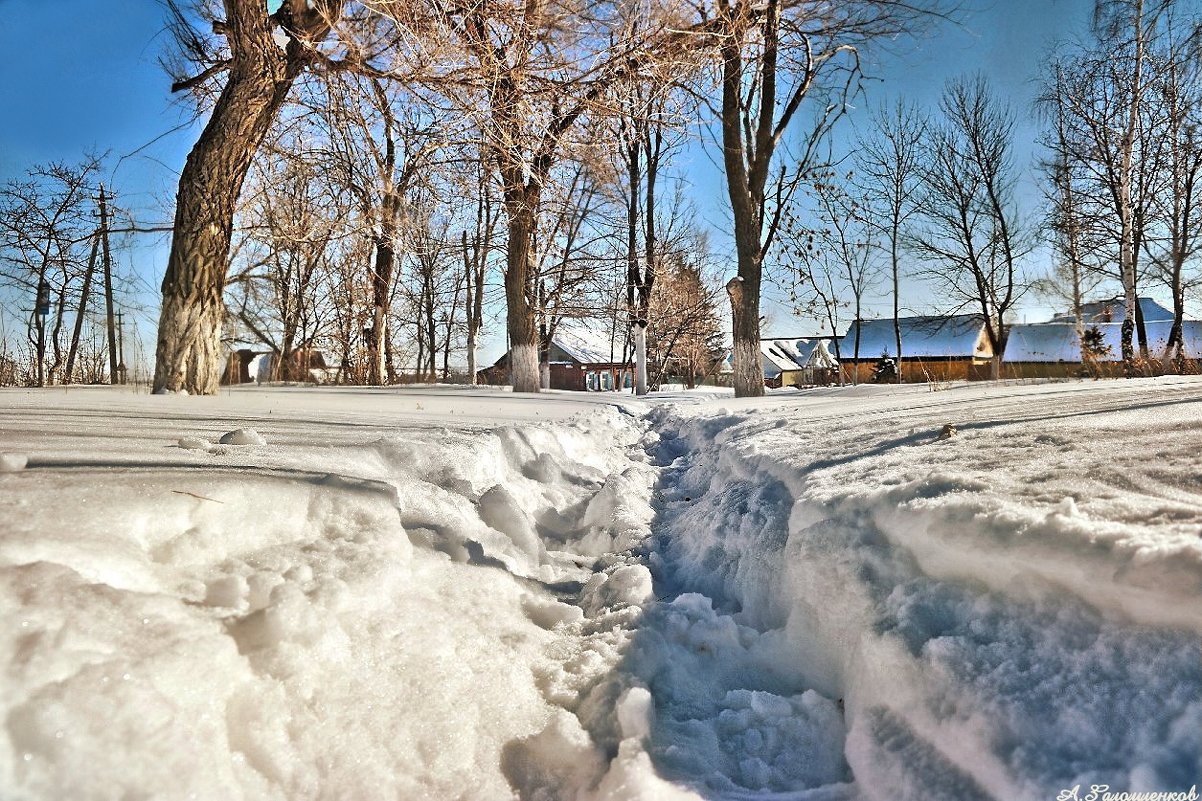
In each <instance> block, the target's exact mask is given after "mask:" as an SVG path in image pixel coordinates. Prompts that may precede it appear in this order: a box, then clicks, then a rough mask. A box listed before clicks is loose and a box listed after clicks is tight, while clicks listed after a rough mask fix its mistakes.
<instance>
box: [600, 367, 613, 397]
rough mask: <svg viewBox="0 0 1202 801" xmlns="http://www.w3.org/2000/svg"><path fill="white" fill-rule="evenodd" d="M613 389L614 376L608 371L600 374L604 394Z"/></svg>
mask: <svg viewBox="0 0 1202 801" xmlns="http://www.w3.org/2000/svg"><path fill="white" fill-rule="evenodd" d="M613 388H614V374H613V373H611V372H610V371H609V370H606V371H605V372H604V373H602V374H601V389H602V390H603V391H605V392H609V391H610V390H611V389H613Z"/></svg>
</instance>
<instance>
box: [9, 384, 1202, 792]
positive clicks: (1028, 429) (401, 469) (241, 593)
mask: <svg viewBox="0 0 1202 801" xmlns="http://www.w3.org/2000/svg"><path fill="white" fill-rule="evenodd" d="M949 425H950V426H951V428H952V429H953V430H954V431H955V434H954V435H951V436H946V437H941V436H940V434H941V432H943V431H944V430H945V428H946V427H947V426H949ZM1199 428H1202V379H1197V378H1161V379H1154V380H1153V379H1140V380H1134V381H1115V382H1079V383H1045V384H1026V385H1003V384H974V385H967V384H957V385H953V387H952V388H951V389H949V390H947V391H941V392H930V391H928V390H927V388H926V387H925V386H902V387H877V386H864V387H858V388H828V389H819V390H810V391H807V392H803V393H798V392H796V391H793V392H790V393H779V394H770V395H769V396H767V397H765V398H760V399H735V398H733V397H731V396H730V394H729V393H723V392H720V391H704V392H679V393H664V394H662V395H658V396H654V395H653V396H651V398H650V399H648V400H635V399H633V398H630V397H628V396H618V395H614V394H607V395H606V396H605V397H598V396H597V395H596V394H593V393H547V394H542V395H538V396H522V395H515V394H513V393H508V392H501V391H498V390H495V389H490V388H480V389H467V388H450V387H418V388H406V389H403V390H373V389H362V388H360V389H348V388H340V389H339V388H323V389H318V390H314V389H308V390H305V389H298V388H236V389H234V390H232V391H230V392H226V393H223V394H222V395H220V396H216V397H208V398H206V397H186V396H178V395H171V396H148V395H139V394H135V393H131V392H123V391H120V390H109V389H78V390H70V391H63V390H61V389H60V390H44V391H36V392H35V391H4V392H0V441H2V442H3V448H4V457H5V460H6V461H5V462H4V463H5V464H6V465H7V464H9V462H8V461H7V460H8V458H9V457H12V456H17V457H21V461H23V462H26V464H24V465H23V468H24V469H20V468H17V469H10V471H8V472H0V616H2V619H4V620H5V621H9V625H8V626H5V627H3V628H0V666H2V668H3V673H2V674H0V675H2V678H0V682H3V685H2V687H3V691H2V692H0V715H3V717H4V720H5V722H6V725H5V726H4V727H3V728H0V788H4V790H3V791H2V792H0V795H2V796H3V797H4V798H5V799H6V801H7V799H10V798H11V799H39V800H40V799H57V798H72V799H102V798H103V799H108V798H121V797H153V798H165V799H174V798H189V797H194V798H200V799H209V798H223V799H225V798H229V799H252V798H253V799H296V798H356V799H374V798H380V799H384V798H388V799H395V798H414V799H417V798H430V799H481V800H484V799H489V800H491V799H506V798H515V799H523V800H524V801H525V800H527V799H546V800H548V801H549V800H550V799H575V800H576V801H600V800H601V799H607V800H608V801H630V799H649V800H650V799H656V800H657V801H658V800H659V799H669V800H671V799H694V801H695V800H696V799H701V798H705V799H732V800H734V799H753V798H754V799H767V798H772V799H799V800H801V801H819V800H822V801H832V800H833V799H839V800H841V801H852V800H853V799H854V800H857V801H858V800H859V799H866V800H868V799H871V800H874V801H875V800H876V799H882V800H883V799H891V800H892V799H956V800H958V799H966V798H993V799H998V801H1025V800H1026V799H1031V800H1032V801H1034V800H1035V799H1046V798H1055V797H1057V796H1058V794H1060V793H1061V792H1062V791H1064V790H1067V789H1069V788H1072V787H1074V786H1076V785H1081V786H1082V788H1083V790H1082V792H1083V793H1084V788H1087V787H1089V786H1090V785H1094V784H1107V785H1110V786H1111V788H1112V789H1113V790H1115V791H1123V792H1153V791H1155V792H1162V791H1163V792H1169V791H1173V792H1185V791H1188V790H1190V789H1191V787H1192V786H1194V785H1197V784H1199V783H1200V782H1202V780H1200V778H1199V776H1200V774H1202V657H1200V647H1199V637H1200V636H1202V472H1200V467H1199V463H1198V460H1197V457H1196V449H1195V448H1193V447H1192V445H1191V444H1190V443H1191V442H1192V440H1193V438H1195V437H1196V433H1197V431H1198V430H1199ZM239 429H248V430H251V431H253V432H257V433H258V434H259V435H260V437H259V438H260V439H262V442H261V443H259V444H253V445H229V444H226V445H223V444H220V443H218V444H212V443H214V442H217V441H218V440H220V439H221V437H222V436H223V435H224V434H227V433H233V432H236V431H238V430H239ZM256 441H257V440H256ZM13 463H14V464H15V462H13Z"/></svg>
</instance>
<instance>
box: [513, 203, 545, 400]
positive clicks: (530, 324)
mask: <svg viewBox="0 0 1202 801" xmlns="http://www.w3.org/2000/svg"><path fill="white" fill-rule="evenodd" d="M532 194H534V193H533V192H530V191H522V192H521V197H518V198H507V199H506V201H505V207H506V211H507V212H508V217H509V240H508V243H507V245H506V253H505V302H506V306H507V309H508V320H507V323H508V327H509V380H510V384H512V386H513V391H514V392H538V391H539V388H540V384H541V381H540V376H539V372H540V371H539V366H538V361H539V359H538V352H539V341H538V326H537V325H536V322H535V315H534V312H535V309H534V306H533V305H532V304H531V302H530V300H531V293H530V282H531V278H532V273H533V265H532V263H531V256H532V253H531V244H532V238H533V236H534V221H535V216H534V215H535V209H536V207H537V198H536V197H535V198H532V197H530V196H531V195H532Z"/></svg>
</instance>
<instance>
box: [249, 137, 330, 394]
mask: <svg viewBox="0 0 1202 801" xmlns="http://www.w3.org/2000/svg"><path fill="white" fill-rule="evenodd" d="M286 141H287V140H286ZM316 175H317V173H316V168H315V165H313V164H312V163H309V162H306V161H305V160H303V159H299V158H295V157H294V156H292V155H291V153H288V154H286V155H284V156H280V155H275V154H274V153H272V152H271V151H268V152H266V153H264V154H262V156H261V157H260V158H259V159H258V160H257V162H256V168H255V169H254V170H253V172H252V176H251V191H250V192H249V193H248V196H247V197H245V198H244V199H243V201H242V204H241V205H242V208H243V211H241V212H240V213H239V216H238V221H239V229H240V230H239V231H238V238H237V239H236V240H235V245H236V247H235V254H234V258H233V264H234V269H233V271H232V273H231V275H230V278H229V280H228V285H227V302H228V305H229V307H230V308H231V310H232V311H233V316H234V318H235V319H236V321H237V322H238V323H239V324H240V325H241V327H243V328H245V329H246V331H248V332H249V333H250V335H251V337H252V338H253V339H254V340H256V341H258V342H259V343H261V344H263V345H264V346H266V347H268V348H269V349H270V350H271V351H272V352H273V353H274V354H275V357H276V358H275V359H274V360H273V363H272V372H273V376H272V377H273V378H274V379H275V380H286V381H291V380H301V379H305V378H307V377H308V368H309V361H310V356H309V353H310V352H311V350H312V349H313V348H314V347H315V346H316V345H317V343H318V341H319V339H320V338H321V337H323V336H324V335H325V333H326V332H327V330H328V326H329V325H330V323H331V317H332V312H333V304H332V303H331V302H330V299H329V296H328V295H327V294H326V293H324V292H323V291H322V289H321V285H322V280H321V279H322V275H323V274H324V273H326V272H327V271H329V270H330V269H331V267H330V259H331V256H332V255H333V253H334V252H335V248H334V247H333V244H334V242H335V240H337V239H338V238H340V237H343V236H345V235H347V231H346V230H345V227H344V220H345V219H346V218H347V217H348V216H349V212H350V209H349V208H348V204H347V203H346V202H345V201H344V200H343V199H342V198H341V197H340V193H339V192H338V191H337V190H334V189H332V188H331V187H330V186H328V185H327V184H324V183H322V182H320V181H318V180H316Z"/></svg>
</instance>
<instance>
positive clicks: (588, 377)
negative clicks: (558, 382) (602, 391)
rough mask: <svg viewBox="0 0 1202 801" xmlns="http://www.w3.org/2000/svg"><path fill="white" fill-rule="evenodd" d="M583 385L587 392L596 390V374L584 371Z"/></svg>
mask: <svg viewBox="0 0 1202 801" xmlns="http://www.w3.org/2000/svg"><path fill="white" fill-rule="evenodd" d="M584 386H585V387H586V388H587V389H588V391H589V392H596V391H597V374H596V373H593V372H589V373H585V376H584Z"/></svg>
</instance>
